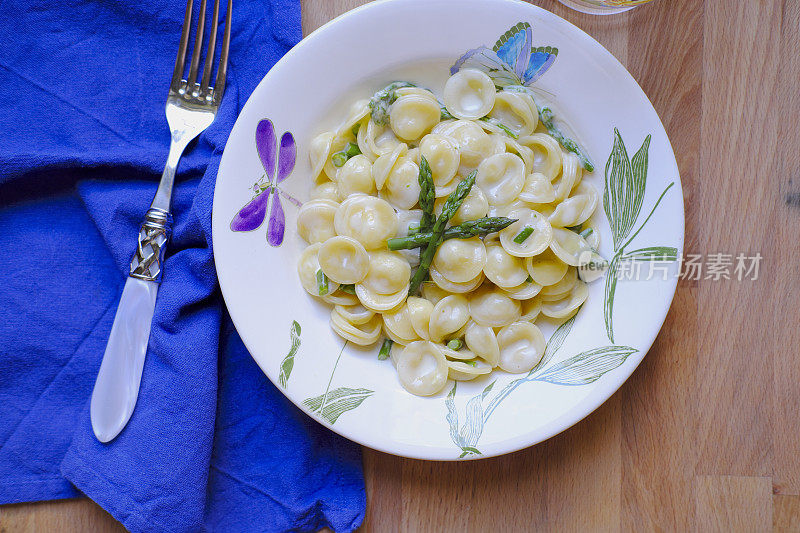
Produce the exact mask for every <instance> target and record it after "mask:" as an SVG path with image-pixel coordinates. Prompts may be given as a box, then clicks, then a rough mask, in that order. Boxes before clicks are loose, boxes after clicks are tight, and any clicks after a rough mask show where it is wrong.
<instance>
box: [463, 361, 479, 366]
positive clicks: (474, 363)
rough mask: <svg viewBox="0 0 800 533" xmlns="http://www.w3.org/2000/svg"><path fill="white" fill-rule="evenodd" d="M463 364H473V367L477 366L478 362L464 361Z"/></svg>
mask: <svg viewBox="0 0 800 533" xmlns="http://www.w3.org/2000/svg"><path fill="white" fill-rule="evenodd" d="M464 364H465V365H469V366H473V367H477V366H478V362H477V361H464Z"/></svg>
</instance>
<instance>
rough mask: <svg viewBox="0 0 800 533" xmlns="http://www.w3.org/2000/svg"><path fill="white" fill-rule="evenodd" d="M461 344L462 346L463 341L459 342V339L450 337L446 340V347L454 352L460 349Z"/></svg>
mask: <svg viewBox="0 0 800 533" xmlns="http://www.w3.org/2000/svg"><path fill="white" fill-rule="evenodd" d="M462 346H464V343H463V342H461V339H452V340H450V341H448V342H447V347H448V348H450V349H451V350H453V351H456V352H457V351H458V350H460V349H461V347H462Z"/></svg>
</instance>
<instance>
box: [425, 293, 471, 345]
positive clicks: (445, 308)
mask: <svg viewBox="0 0 800 533" xmlns="http://www.w3.org/2000/svg"><path fill="white" fill-rule="evenodd" d="M468 320H469V301H468V300H467V299H466V298H464V297H463V296H461V295H460V294H454V295H452V296H447V297H446V298H442V299H441V300H439V302H438V303H437V304H436V305H435V306H433V311H431V318H430V323H429V324H428V331H429V333H430V338H431V340H432V341H434V342H440V341H442V340H443V339H444V338H445V336H447V335H449V334H452V333H455V332H456V331H458V330H459V329H461V328H462V327H463V326H464V324H466V323H467V321H468Z"/></svg>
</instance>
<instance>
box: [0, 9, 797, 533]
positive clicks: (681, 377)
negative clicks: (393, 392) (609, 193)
mask: <svg viewBox="0 0 800 533" xmlns="http://www.w3.org/2000/svg"><path fill="white" fill-rule="evenodd" d="M454 1H457V0H454ZM364 3H366V0H304V1H303V2H302V6H303V30H304V32H305V33H306V34H307V33H309V32H310V31H313V30H314V29H316V28H317V27H319V26H320V25H322V24H324V23H325V22H327V21H328V20H330V19H331V18H333V17H335V16H337V15H339V14H341V13H343V12H345V11H347V10H349V9H352V8H354V7H357V6H359V5H361V4H364ZM532 3H534V4H537V5H541V6H542V7H544V8H546V9H549V10H551V11H554V12H555V13H557V14H559V15H561V16H563V17H565V18H567V19H568V20H570V21H571V22H573V23H575V24H576V25H578V26H579V27H581V28H583V29H584V30H586V31H588V32H589V33H590V34H591V35H593V36H594V37H595V38H596V39H598V40H599V41H600V42H601V43H602V44H603V45H605V46H606V47H607V48H609V49H610V50H611V51H612V52H613V53H614V54H615V55H616V56H617V57H618V58H619V59H620V61H622V63H623V64H625V65H626V66H627V67H628V69H629V70H630V71H631V73H632V74H633V75H634V77H635V78H636V79H637V80H638V81H639V83H640V84H641V85H642V87H643V89H644V90H645V92H646V93H647V94H648V95H649V97H650V99H651V100H652V102H653V105H654V106H655V108H656V111H658V113H659V115H660V116H661V118H662V121H663V122H664V125H665V127H666V130H667V133H668V134H669V136H670V139H671V140H672V143H673V147H674V149H675V152H676V155H677V158H678V164H679V167H680V171H681V179H682V182H683V188H684V196H685V207H686V250H687V252H688V253H700V254H708V253H716V252H721V253H730V254H734V255H735V254H737V253H739V252H743V253H748V254H749V253H756V252H759V253H761V254H762V256H763V260H762V263H761V273H760V274H761V275H760V278H759V280H757V281H741V282H740V281H738V280H736V279H732V280H728V281H713V280H705V279H701V280H698V281H682V282H681V283H680V284H679V286H678V292H677V294H676V297H675V300H674V302H673V305H672V309H671V310H670V313H669V315H668V317H667V321H666V323H665V325H664V328H663V329H662V331H661V334H660V335H659V336H658V338H657V339H656V342H655V344H654V345H653V348H652V349H651V350H650V352H649V353H648V355H647V357H645V359H644V361H643V362H642V364H641V366H640V368H639V369H638V370H637V371H636V372H635V373H634V375H633V376H632V377H631V379H630V380H628V382H627V383H626V384H625V385H624V386H623V387H622V389H621V390H620V391H619V392H618V393H617V394H616V395H615V396H613V397H612V398H611V400H609V401H608V402H606V404H605V405H603V406H602V407H601V408H600V409H598V410H597V411H596V412H595V413H594V414H592V415H591V416H589V417H588V418H587V419H586V420H584V421H583V422H581V423H579V424H577V425H576V426H575V427H573V428H571V429H569V430H567V431H565V432H564V433H562V434H561V435H558V436H556V437H554V438H553V439H550V440H549V441H547V442H545V443H543V444H541V445H539V446H536V447H533V448H529V449H527V450H523V451H520V452H517V453H514V454H510V455H507V456H504V457H498V458H494V459H486V460H482V461H476V462H470V463H464V464H453V463H435V462H423V461H414V460H407V459H401V458H397V457H394V456H390V455H386V454H382V453H379V452H375V451H371V450H365V451H364V467H365V476H366V483H367V493H368V504H367V515H366V520H365V523H364V527H363V530H364V531H378V532H384V531H386V532H395V531H415V532H416V531H437V532H438V531H459V532H461V531H486V530H492V531H517V530H536V531H619V530H621V531H690V530H695V531H703V532H705V531H766V530H769V529H770V528H772V529H773V530H774V531H781V532H782V531H800V438H798V436H799V435H800V416H799V415H800V385H799V384H800V364H798V348H797V347H798V346H800V328H798V324H800V320H799V318H800V312H798V310H797V302H798V301H800V276H798V275H797V272H796V268H797V267H796V265H795V264H794V262H795V261H797V259H798V258H800V239H799V238H798V236H797V228H798V227H799V226H800V135H798V133H797V127H798V126H797V125H798V123H800V91H799V90H798V80H799V79H800V54H798V50H800V2H797V0H752V1H744V0H740V1H735V2H733V1H731V0H659V1H656V2H655V3H653V4H651V5H648V6H646V7H642V8H640V9H636V10H634V11H632V12H630V13H628V14H625V15H621V16H614V17H592V16H587V15H582V14H580V13H576V12H574V11H571V10H569V9H567V8H565V7H564V6H562V5H561V4H559V3H557V2H556V1H555V0H533V1H532ZM118 529H119V527H118V525H117V524H115V522H114V521H113V519H112V518H111V517H110V516H109V515H107V514H105V512H104V511H102V510H101V509H99V507H97V506H96V505H95V504H93V503H92V502H90V501H88V500H70V501H67V502H58V503H44V504H28V505H15V506H5V507H1V508H0V532H6V531H8V532H11V531H15V532H16V531H87V530H88V531H100V532H102V531H116V530H118Z"/></svg>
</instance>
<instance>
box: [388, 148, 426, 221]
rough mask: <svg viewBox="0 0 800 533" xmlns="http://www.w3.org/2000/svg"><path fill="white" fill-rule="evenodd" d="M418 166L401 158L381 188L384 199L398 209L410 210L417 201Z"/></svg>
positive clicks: (407, 159)
mask: <svg viewBox="0 0 800 533" xmlns="http://www.w3.org/2000/svg"><path fill="white" fill-rule="evenodd" d="M418 176H419V166H417V164H416V163H414V162H413V161H412V160H411V159H409V158H408V157H401V158H400V159H398V160H397V162H396V163H395V164H394V166H393V167H392V170H391V172H389V177H388V178H387V180H386V183H385V185H384V188H383V194H384V197H385V198H386V199H387V200H388V201H389V203H391V204H392V205H394V206H395V207H397V208H399V209H411V208H412V207H413V206H414V205H416V203H417V202H418V201H419V191H420V187H419V178H418Z"/></svg>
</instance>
